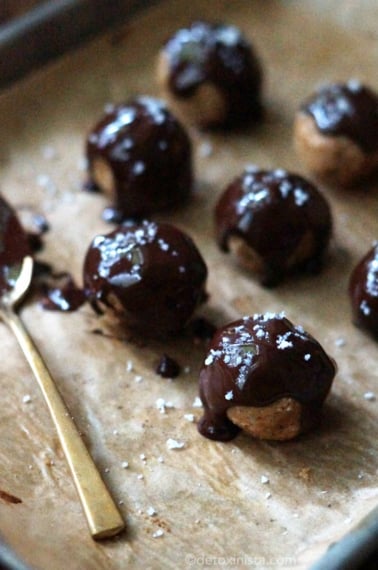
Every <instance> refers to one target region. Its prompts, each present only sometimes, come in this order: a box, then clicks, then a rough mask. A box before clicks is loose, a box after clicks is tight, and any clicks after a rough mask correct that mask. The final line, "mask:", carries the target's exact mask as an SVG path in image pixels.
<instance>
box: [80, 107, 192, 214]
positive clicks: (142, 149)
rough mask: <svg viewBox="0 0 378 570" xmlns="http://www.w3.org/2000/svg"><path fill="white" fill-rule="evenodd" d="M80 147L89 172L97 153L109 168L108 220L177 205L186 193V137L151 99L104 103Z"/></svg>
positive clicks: (188, 172)
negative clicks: (110, 215) (111, 181)
mask: <svg viewBox="0 0 378 570" xmlns="http://www.w3.org/2000/svg"><path fill="white" fill-rule="evenodd" d="M86 152H87V158H88V165H89V167H88V168H89V175H90V177H91V178H93V172H94V161H95V160H96V159H99V158H101V159H103V160H104V161H105V162H106V164H107V165H108V166H109V167H110V169H111V172H112V174H113V178H114V183H115V188H114V195H113V196H112V200H113V204H112V208H113V210H114V211H113V218H112V219H111V221H113V220H114V219H115V217H116V219H117V221H118V222H119V221H120V220H121V219H122V220H124V219H126V218H138V217H139V218H140V217H142V216H146V215H149V214H150V213H152V212H156V211H161V210H167V209H170V208H173V207H176V206H180V205H182V204H183V203H185V202H186V201H187V199H188V198H189V195H190V192H191V188H192V181H193V180H192V146H191V142H190V139H189V137H188V135H187V133H186V131H185V130H184V128H183V127H182V125H181V124H180V123H179V122H178V121H177V119H176V118H175V117H174V116H173V115H172V114H171V113H170V111H169V110H168V109H167V108H166V106H165V105H164V103H162V102H161V101H159V100H157V99H153V98H152V97H139V98H137V99H134V100H132V101H130V102H129V103H126V104H124V105H118V106H115V107H111V108H110V109H108V111H107V112H106V113H105V115H104V117H103V118H102V119H101V120H100V121H99V123H98V124H97V125H96V126H95V127H94V129H93V130H92V132H91V133H90V134H89V136H88V139H87V147H86ZM90 182H91V181H90ZM92 182H93V180H92ZM114 212H115V213H114Z"/></svg>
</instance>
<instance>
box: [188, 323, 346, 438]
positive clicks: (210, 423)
mask: <svg viewBox="0 0 378 570" xmlns="http://www.w3.org/2000/svg"><path fill="white" fill-rule="evenodd" d="M335 373H336V365H335V363H334V362H333V360H331V359H330V358H329V357H328V356H327V354H326V353H325V352H324V350H323V348H322V347H321V346H320V344H319V343H318V342H317V341H316V340H315V339H314V338H313V337H312V336H311V335H309V334H308V333H306V332H305V331H304V329H303V328H302V327H301V326H294V325H293V324H292V323H291V322H290V321H289V320H288V319H287V318H285V316H284V314H275V313H265V314H262V315H260V314H258V315H254V316H253V317H244V318H242V319H240V320H238V321H235V322H233V323H230V324H229V325H226V326H225V327H223V328H221V329H219V330H218V331H217V332H216V333H215V335H214V337H213V339H212V342H211V345H210V350H209V352H208V355H207V357H206V359H205V362H204V365H203V367H202V369H201V372H200V398H201V400H202V403H203V406H204V415H203V417H202V418H201V420H200V422H199V424H198V429H199V432H200V433H201V434H202V435H204V436H205V437H208V438H209V439H215V440H219V441H227V440H230V439H232V438H233V437H235V436H236V434H237V433H238V432H239V428H238V426H235V425H234V424H233V423H232V422H231V421H230V419H229V418H228V417H227V410H228V409H229V408H232V407H233V406H252V407H265V406H269V405H270V404H272V403H273V402H276V401H278V400H280V399H282V398H285V397H290V398H293V399H294V400H296V401H297V402H299V403H300V404H302V406H303V412H304V413H303V418H302V421H303V422H305V423H306V420H307V419H309V423H311V424H312V423H313V422H314V418H316V416H319V413H320V408H321V405H322V404H323V402H324V400H325V398H326V396H327V394H328V392H329V390H330V388H331V384H332V380H333V377H334V375H335ZM306 415H308V416H310V418H306Z"/></svg>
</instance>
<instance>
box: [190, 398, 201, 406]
mask: <svg viewBox="0 0 378 570" xmlns="http://www.w3.org/2000/svg"><path fill="white" fill-rule="evenodd" d="M192 406H193V408H202V402H201V398H200V397H199V396H196V397H195V398H194V401H193V404H192Z"/></svg>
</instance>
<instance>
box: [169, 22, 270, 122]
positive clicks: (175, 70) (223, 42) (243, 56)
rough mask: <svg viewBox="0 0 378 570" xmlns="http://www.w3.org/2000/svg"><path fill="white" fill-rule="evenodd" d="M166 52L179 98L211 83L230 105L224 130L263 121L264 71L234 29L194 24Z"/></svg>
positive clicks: (187, 95)
mask: <svg viewBox="0 0 378 570" xmlns="http://www.w3.org/2000/svg"><path fill="white" fill-rule="evenodd" d="M164 52H165V54H166V55H167V57H168V65H169V72H170V73H169V88H170V90H171V91H172V92H173V93H174V94H175V95H176V96H177V97H182V98H185V99H189V98H190V97H191V96H192V95H193V94H194V93H195V92H196V90H197V89H198V87H200V86H201V85H202V84H204V83H211V84H213V85H215V86H216V87H217V88H218V89H219V91H220V92H221V93H222V95H223V97H224V99H225V101H226V104H227V109H228V112H227V119H226V121H225V123H226V124H225V126H227V125H228V126H233V125H240V124H242V123H243V122H244V121H246V120H248V119H258V118H260V117H261V113H262V105H261V101H260V98H261V85H262V68H261V65H260V62H259V59H258V57H257V55H256V54H255V51H254V50H253V48H252V46H251V45H250V43H249V42H248V41H247V40H246V39H245V38H244V36H243V35H242V34H241V32H240V31H239V30H238V29H237V28H236V27H235V26H228V25H223V24H211V23H207V22H194V23H193V24H192V25H191V26H190V27H189V28H187V29H182V30H179V31H178V32H177V33H176V34H175V35H174V36H173V37H172V38H171V39H170V40H168V42H167V43H166V44H165V46H164ZM203 126H212V125H203Z"/></svg>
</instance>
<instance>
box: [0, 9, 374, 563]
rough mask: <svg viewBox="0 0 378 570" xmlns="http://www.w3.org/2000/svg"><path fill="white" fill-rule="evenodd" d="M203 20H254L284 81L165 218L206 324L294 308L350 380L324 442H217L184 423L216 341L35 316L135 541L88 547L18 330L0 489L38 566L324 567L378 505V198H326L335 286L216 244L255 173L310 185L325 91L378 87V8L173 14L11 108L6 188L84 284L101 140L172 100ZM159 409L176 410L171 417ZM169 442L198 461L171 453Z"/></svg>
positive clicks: (198, 139)
mask: <svg viewBox="0 0 378 570" xmlns="http://www.w3.org/2000/svg"><path fill="white" fill-rule="evenodd" d="M323 8H324V10H323ZM200 17H204V18H211V19H214V18H217V19H221V20H223V21H226V22H230V23H233V24H236V25H238V26H240V27H241V28H242V30H243V31H244V32H245V34H246V35H247V36H248V37H249V38H250V39H251V40H252V41H253V43H254V45H255V47H256V50H257V51H258V53H259V54H260V56H261V59H262V62H263V65H264V68H265V71H266V81H265V89H264V99H265V104H266V109H267V116H266V120H265V123H264V124H263V125H262V126H261V127H259V128H257V129H252V128H251V129H248V130H246V131H244V132H242V133H235V134H227V135H222V134H216V135H215V134H213V135H211V134H200V133H198V132H192V133H191V134H192V137H193V141H194V144H195V159H196V175H197V191H196V194H195V196H194V198H193V200H192V201H191V203H190V204H189V205H188V206H187V207H186V208H185V209H182V210H181V211H178V212H176V213H174V214H170V215H167V216H160V217H159V219H167V220H170V221H172V222H174V223H175V224H177V225H179V226H180V227H181V228H183V229H184V230H186V231H187V232H188V233H189V234H190V235H191V236H192V237H193V238H194V240H195V241H196V243H197V244H198V246H199V248H200V250H201V251H202V253H203V255H204V257H205V258H206V260H207V263H208V266H209V272H210V275H209V281H208V291H209V293H210V299H209V302H208V304H207V306H206V307H203V308H202V309H201V310H200V314H201V315H204V316H207V317H209V318H211V319H212V320H213V322H214V323H216V324H217V325H221V324H224V323H225V322H227V321H229V320H231V319H234V318H235V317H238V316H241V315H244V314H248V313H254V312H262V311H268V310H269V311H282V310H285V311H286V313H287V316H288V317H289V318H290V319H291V320H293V321H294V322H296V323H298V324H302V325H303V326H304V327H305V328H306V329H307V330H308V331H309V332H311V333H312V334H313V335H314V336H315V337H316V338H318V339H319V341H320V342H321V343H322V344H323V346H324V347H325V349H326V350H327V351H328V352H329V353H330V355H332V356H333V357H334V358H335V359H336V361H337V362H338V365H339V372H338V375H337V378H336V380H335V383H334V388H333V391H332V395H331V396H330V398H329V400H328V403H327V405H326V409H325V418H324V422H323V424H322V427H321V428H320V429H319V430H317V431H315V432H313V433H311V434H309V435H307V436H305V437H302V438H300V439H299V440H297V441H293V442H289V443H285V444H276V443H265V442H259V441H254V440H252V439H248V438H247V437H245V436H243V435H240V436H239V437H238V438H237V439H235V440H234V441H232V442H231V443H227V444H223V443H215V442H212V441H208V440H206V439H204V438H203V437H201V436H200V435H199V434H198V433H197V430H196V426H195V422H191V421H189V419H190V418H189V419H188V417H185V416H188V414H193V415H194V418H195V420H197V419H198V418H199V416H200V414H201V410H200V409H199V408H196V407H193V402H194V400H195V397H196V395H197V376H198V370H199V367H200V365H201V362H202V360H203V357H204V354H205V351H206V347H205V345H204V344H199V345H195V344H194V343H193V341H192V339H191V338H190V337H189V336H188V337H184V338H182V339H177V340H173V341H171V342H169V343H164V344H163V343H153V344H150V345H149V346H140V345H139V346H138V345H136V344H132V343H130V342H127V341H126V340H125V339H123V338H122V335H116V336H113V337H108V336H104V335H98V334H94V333H93V330H94V329H98V328H101V326H102V325H101V322H99V320H98V318H97V317H96V315H95V314H94V313H93V312H92V311H91V309H90V308H89V307H88V306H85V307H83V308H82V309H81V310H80V311H79V312H77V313H74V314H61V313H52V312H46V311H43V310H42V309H41V308H40V307H39V306H38V304H37V303H36V302H35V300H33V301H32V302H29V303H26V304H25V306H24V308H23V309H22V316H23V319H24V321H25V323H26V324H27V326H28V328H29V330H30V331H31V333H32V335H33V337H34V339H35V341H36V343H37V344H38V346H39V348H40V349H41V352H42V353H43V356H44V357H45V360H46V362H47V363H48V366H49V367H50V369H51V372H52V374H53V376H54V377H55V379H56V381H57V382H58V384H59V387H60V390H61V392H62V394H63V396H64V398H65V400H66V402H67V404H68V406H69V408H70V410H71V412H72V415H73V416H74V418H75V420H76V422H77V424H78V426H79V428H80V430H81V432H82V434H83V437H84V438H85V441H86V443H87V444H88V446H89V448H90V450H91V453H92V454H93V457H94V459H95V460H96V462H97V465H98V466H99V469H100V470H101V472H102V474H103V476H104V479H105V481H106V482H107V484H108V485H109V488H110V489H111V491H112V493H113V495H114V497H115V498H116V500H117V502H118V501H119V502H120V508H121V510H122V512H123V513H124V515H125V518H126V520H127V532H126V533H125V534H124V535H122V536H120V537H118V538H115V539H113V540H109V541H108V542H103V543H95V542H93V541H92V540H91V538H90V537H89V534H88V532H87V528H86V523H85V519H84V516H83V514H82V511H81V507H80V504H79V502H78V499H77V496H76V492H75V489H74V486H73V483H72V481H71V478H70V475H69V471H68V468H67V465H66V463H65V460H64V458H63V456H62V452H61V449H60V446H59V443H58V440H57V436H56V434H55V432H54V429H53V427H52V424H51V421H50V418H49V415H48V412H47V409H46V406H45V404H44V402H43V400H42V397H41V395H40V393H39V389H38V387H37V386H36V383H35V381H34V379H33V377H32V374H31V372H30V370H29V368H28V366H27V364H26V362H25V361H24V359H23V357H22V355H21V353H20V351H19V349H18V347H17V345H16V342H15V340H14V338H13V337H12V336H11V333H10V332H9V330H7V329H6V327H5V326H4V325H3V324H0V346H1V355H2V356H1V361H0V389H1V413H0V465H1V478H0V480H1V483H0V488H1V490H2V491H5V492H6V493H9V494H11V495H13V496H14V497H17V498H18V499H20V502H18V503H11V502H9V501H7V500H5V499H4V497H3V498H1V497H0V533H1V534H2V536H3V538H4V539H5V540H6V541H7V542H8V543H9V544H10V545H11V546H12V547H13V548H14V549H15V550H16V551H17V552H18V553H19V555H20V556H22V557H23V558H24V559H25V560H26V561H27V562H28V563H29V564H31V565H33V566H34V567H35V568H36V569H40V570H42V569H43V570H45V569H46V570H47V569H49V570H50V569H53V570H61V569H66V568H68V567H69V568H70V570H76V569H77V570H78V569H80V570H82V569H84V568H85V569H86V570H91V569H96V570H97V569H104V570H105V569H106V570H109V569H112V570H113V569H124V568H126V567H127V568H145V569H147V568H153V569H155V568H166V569H168V568H172V569H176V568H189V567H202V566H206V565H207V566H209V565H210V566H213V567H221V566H222V565H223V566H224V565H228V566H229V567H232V565H234V566H236V565H238V566H239V567H259V568H264V567H268V566H270V567H272V566H276V567H287V568H307V567H308V566H309V565H310V564H311V563H312V562H314V561H315V560H316V559H317V558H318V557H319V556H320V555H321V554H322V553H323V551H324V550H325V549H326V548H327V546H328V545H329V544H330V543H331V542H333V541H335V540H337V539H338V538H339V537H340V536H342V535H343V534H344V533H345V532H347V531H348V530H349V529H350V528H351V527H352V526H353V525H354V524H356V523H357V522H358V521H359V520H360V518H361V517H362V516H363V515H365V514H366V513H367V512H368V511H369V510H370V509H371V508H372V507H373V506H374V504H375V503H376V501H377V495H378V490H377V487H376V479H375V478H376V474H377V466H378V459H377V445H376V426H377V421H376V402H374V401H370V400H368V399H366V398H365V397H364V395H365V394H366V393H367V392H375V393H378V388H377V379H378V373H377V355H378V351H377V345H376V344H375V343H374V342H373V341H372V340H371V339H370V338H368V337H367V336H366V335H365V334H364V333H362V332H361V331H359V330H357V329H356V328H355V327H354V326H353V325H352V324H351V319H350V307H349V302H348V298H347V294H346V288H347V282H348V277H349V273H350V271H351V269H352V267H353V266H354V265H355V263H356V262H357V261H358V260H359V258H360V257H361V256H362V255H363V254H364V253H365V251H367V249H368V247H370V244H371V242H372V240H373V239H377V237H378V227H377V223H378V222H377V220H378V216H377V214H378V192H377V191H378V188H377V186H376V185H375V187H374V184H373V185H372V187H371V188H370V189H369V190H368V191H359V192H357V191H355V192H341V191H336V190H332V189H330V188H323V190H324V192H326V194H327V196H328V198H329V200H330V203H331V205H332V209H333V213H334V218H335V231H334V239H333V242H332V246H331V249H330V254H329V257H328V260H327V265H326V267H325V270H324V272H323V273H322V274H321V275H319V276H317V277H312V278H300V279H297V280H292V281H287V282H286V283H285V284H283V285H282V286H280V287H278V288H277V289H274V290H264V289H262V288H261V287H260V286H259V285H258V284H257V282H255V281H254V280H253V279H252V278H251V277H250V276H249V275H248V274H247V273H245V272H243V271H242V270H240V269H239V268H237V267H236V265H235V264H234V263H232V260H231V259H230V258H228V257H227V256H224V255H223V254H222V253H221V252H219V251H218V249H217V247H216V245H215V243H214V240H213V228H212V209H213V205H214V203H215V200H216V198H217V195H218V194H219V192H220V191H221V190H222V189H223V188H224V186H225V184H226V183H227V182H228V181H229V180H230V179H231V178H232V177H233V176H235V175H237V174H238V173H239V172H240V171H241V169H242V168H243V166H244V165H245V164H247V163H255V164H258V165H260V166H263V167H272V168H276V167H277V168H287V169H290V170H294V171H297V172H300V173H303V172H304V171H303V168H302V166H301V164H299V162H298V161H297V159H296V156H295V153H294V151H293V148H292V143H291V129H292V122H293V116H294V112H295V110H296V108H297V107H298V105H299V103H300V102H301V101H302V99H303V98H304V97H305V96H306V95H307V94H309V92H310V91H312V89H313V88H315V87H316V86H317V85H319V83H322V82H324V81H330V80H331V81H332V80H343V79H348V78H350V77H354V78H355V77H357V78H359V79H361V80H362V81H366V82H367V83H369V84H371V85H372V86H373V87H374V88H375V89H377V88H378V72H377V70H378V36H377V30H376V22H377V7H376V3H375V2H374V0H372V1H371V2H363V3H362V2H353V1H349V0H345V1H343V2H338V1H337V0H332V1H320V0H318V1H312V2H310V1H302V2H299V1H287V2H284V1H282V2H280V1H278V0H264V1H262V0H261V1H252V0H246V1H239V0H234V1H233V2H228V1H222V0H212V1H211V2H209V1H200V0H191V2H186V1H184V0H171V1H167V2H161V3H160V4H159V5H158V6H155V7H153V8H151V9H150V10H149V11H146V12H145V13H143V15H141V16H139V17H138V18H136V19H134V20H133V21H132V22H131V23H129V24H128V25H126V26H125V27H124V28H123V29H122V30H121V31H118V32H117V33H114V32H110V33H109V34H107V35H106V36H105V37H102V38H100V39H97V40H95V41H94V42H92V43H91V44H89V45H87V46H85V47H84V48H82V49H80V50H78V51H76V52H75V53H71V54H69V55H68V56H65V57H64V58H62V59H61V60H60V61H59V62H57V63H54V64H53V65H52V66H49V67H48V68H45V69H43V70H42V71H39V72H38V73H35V74H34V75H33V76H32V77H29V78H27V79H25V80H23V81H22V82H20V83H18V84H17V85H15V86H13V87H12V88H10V89H9V90H8V91H6V92H3V93H2V94H1V96H0V123H1V131H0V137H1V145H0V153H1V154H0V161H1V164H0V166H1V178H0V191H1V192H2V193H3V194H4V196H5V197H6V198H7V199H8V200H9V202H11V203H12V204H13V205H14V206H15V207H16V208H21V207H22V206H25V205H27V206H28V207H31V208H33V209H35V210H37V211H39V212H42V213H45V215H46V216H47V218H48V220H49V222H50V225H51V230H50V231H49V233H48V234H46V237H45V247H44V250H43V251H42V252H41V253H40V254H39V258H40V259H42V260H44V261H47V262H51V263H53V265H54V268H56V269H57V270H69V271H71V272H72V274H73V275H74V276H75V278H76V280H77V281H78V282H79V283H81V267H82V262H83V257H84V254H85V251H86V249H87V247H88V245H89V243H90V241H91V239H92V238H93V236H94V235H96V234H97V233H99V232H102V231H108V230H109V231H110V229H111V228H110V227H109V226H106V224H105V223H104V222H102V221H101V217H100V216H101V212H102V209H103V208H104V206H105V205H106V200H105V198H104V197H103V196H101V195H93V194H92V195H91V194H87V193H85V192H83V191H82V190H81V187H82V183H83V181H84V180H85V173H84V171H83V143H84V137H85V135H86V133H87V131H88V130H89V129H90V128H91V127H92V125H93V123H94V122H95V121H96V120H97V119H98V118H99V116H100V115H101V113H102V109H103V106H104V105H105V104H106V103H109V102H118V101H121V100H124V99H126V98H128V97H129V96H131V95H134V94H152V95H154V94H157V88H156V85H155V81H154V74H153V70H154V65H155V58H156V53H157V50H158V48H159V46H160V45H161V43H162V41H163V40H164V39H166V38H167V36H169V34H170V33H172V32H173V31H174V30H175V29H176V28H177V27H178V26H180V25H182V24H186V23H188V22H190V21H191V20H192V19H194V18H200ZM374 22H375V24H374ZM163 351H164V352H167V353H168V354H170V355H171V356H172V357H174V358H176V359H177V360H178V361H179V362H180V364H181V365H182V366H183V368H184V369H185V370H184V371H183V372H182V373H181V375H180V376H179V377H178V378H177V379H176V380H173V381H169V380H166V379H163V378H161V377H159V376H157V375H156V374H155V373H154V367H155V365H156V363H157V361H158V360H159V358H160V356H161V354H162V352H163ZM128 363H130V364H128ZM131 368H132V370H130V369H131ZM25 396H30V398H28V397H26V398H24V397H25ZM159 398H162V399H164V400H165V401H166V402H171V403H172V405H173V407H171V408H166V410H165V412H166V413H161V411H160V410H159V409H158V408H157V406H156V400H158V399H159ZM28 400H30V401H28ZM168 438H172V439H175V440H177V441H180V442H184V443H185V446H184V447H183V448H182V449H177V450H169V449H168V448H167V445H166V442H167V439H168ZM125 461H127V462H128V465H129V467H128V469H125V468H124V466H123V462H125ZM262 476H265V478H264V477H263V479H262ZM267 479H268V482H266V481H267ZM155 511H156V514H152V513H153V512H155ZM159 529H161V530H162V531H163V533H159V532H158V533H157V534H155V533H156V532H157V531H159ZM159 534H160V536H159Z"/></svg>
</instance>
